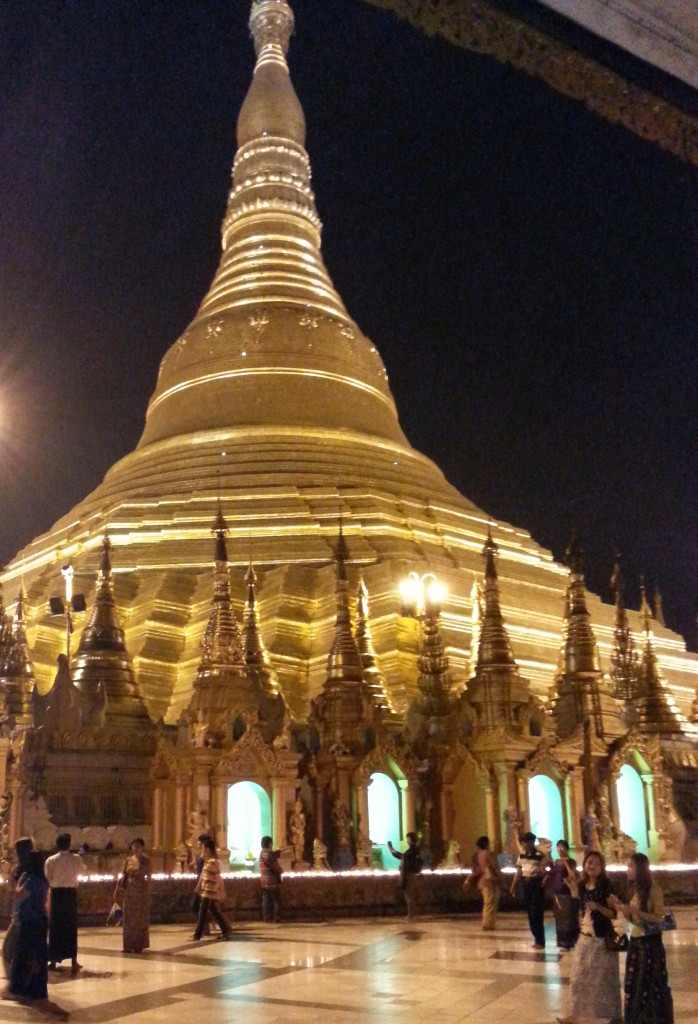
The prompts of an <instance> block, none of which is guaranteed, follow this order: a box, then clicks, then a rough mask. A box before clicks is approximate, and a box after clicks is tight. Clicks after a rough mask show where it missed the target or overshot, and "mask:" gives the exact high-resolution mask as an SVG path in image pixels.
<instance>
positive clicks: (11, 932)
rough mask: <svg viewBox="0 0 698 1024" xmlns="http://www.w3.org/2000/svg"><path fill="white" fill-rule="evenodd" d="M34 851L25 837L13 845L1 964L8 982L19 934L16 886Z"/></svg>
mask: <svg viewBox="0 0 698 1024" xmlns="http://www.w3.org/2000/svg"><path fill="white" fill-rule="evenodd" d="M33 849H34V843H33V842H32V840H31V839H29V838H28V837H27V836H23V837H22V838H21V839H18V840H17V842H16V843H15V855H16V857H17V863H16V864H15V866H14V867H13V868H12V870H11V871H10V877H9V879H8V885H9V887H10V891H11V892H13V893H14V899H13V904H12V917H11V919H10V926H9V928H8V929H7V931H6V932H5V938H4V939H3V943H2V963H3V967H4V968H5V977H6V978H7V979H8V980H9V977H10V965H11V964H12V957H13V955H14V950H15V943H16V941H17V934H18V932H19V903H20V901H19V899H18V897H17V885H18V882H19V880H20V878H21V877H22V875H23V874H24V870H25V868H24V865H25V864H26V861H27V857H28V856H29V854H30V853H31V852H32V850H33Z"/></svg>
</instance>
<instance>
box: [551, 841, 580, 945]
mask: <svg viewBox="0 0 698 1024" xmlns="http://www.w3.org/2000/svg"><path fill="white" fill-rule="evenodd" d="M570 879H571V880H572V881H573V882H576V880H577V862H576V861H575V860H573V859H572V858H571V857H570V844H569V843H568V842H567V840H566V839H559V840H558V842H557V860H556V861H555V863H554V864H553V866H552V868H551V869H550V873H549V874H548V875H546V877H545V879H544V881H543V884H544V886H545V887H546V891H547V892H549V893H551V894H552V897H553V915H554V917H555V935H556V937H557V945H558V948H559V949H565V950H570V949H574V947H575V945H576V942H577V939H578V937H579V911H578V909H577V900H576V898H575V897H574V896H573V895H572V891H571V889H570Z"/></svg>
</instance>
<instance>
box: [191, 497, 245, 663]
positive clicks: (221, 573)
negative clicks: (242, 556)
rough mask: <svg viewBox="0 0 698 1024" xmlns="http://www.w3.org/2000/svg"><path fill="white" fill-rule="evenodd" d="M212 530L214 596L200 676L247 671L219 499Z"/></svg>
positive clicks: (203, 648)
mask: <svg viewBox="0 0 698 1024" xmlns="http://www.w3.org/2000/svg"><path fill="white" fill-rule="evenodd" d="M211 532H212V533H213V535H214V537H215V549H214V568H213V600H212V602H211V610H210V612H209V616H208V621H207V623H206V629H205V631H204V636H203V639H202V641H201V661H200V663H199V674H198V680H201V679H202V678H204V677H205V676H207V675H209V674H215V673H218V672H220V671H221V670H225V671H233V672H236V673H239V674H240V675H244V674H245V658H244V655H243V645H242V634H241V632H240V626H239V624H238V620H237V618H236V616H235V611H234V609H233V602H232V598H231V596H230V573H229V570H228V550H227V545H226V540H225V538H226V535H227V533H228V524H227V523H226V521H225V519H224V517H223V512H222V509H221V506H220V503H219V505H218V512H217V514H216V519H215V522H214V524H213V526H212V528H211Z"/></svg>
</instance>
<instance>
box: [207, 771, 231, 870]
mask: <svg viewBox="0 0 698 1024" xmlns="http://www.w3.org/2000/svg"><path fill="white" fill-rule="evenodd" d="M211 819H212V825H213V838H214V839H215V842H216V851H217V854H218V857H219V859H220V860H221V868H222V869H223V870H225V869H226V867H227V866H228V862H229V861H230V850H229V849H228V787H227V785H226V783H225V782H214V783H213V784H212V786H211Z"/></svg>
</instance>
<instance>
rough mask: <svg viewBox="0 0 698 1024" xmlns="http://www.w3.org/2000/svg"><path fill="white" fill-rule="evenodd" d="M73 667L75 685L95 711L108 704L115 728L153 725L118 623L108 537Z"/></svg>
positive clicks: (104, 541)
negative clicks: (87, 618)
mask: <svg viewBox="0 0 698 1024" xmlns="http://www.w3.org/2000/svg"><path fill="white" fill-rule="evenodd" d="M69 667H70V669H71V676H72V681H73V684H74V685H75V687H76V688H77V689H78V690H79V691H80V693H81V694H82V695H83V696H84V697H86V698H87V699H88V700H89V701H92V702H93V704H94V706H95V708H100V710H103V707H104V702H105V700H106V708H107V715H108V717H109V719H110V720H111V722H112V724H116V723H117V722H119V723H121V724H122V725H124V726H126V725H129V727H131V726H132V725H133V723H134V722H135V721H139V722H143V723H146V722H148V723H149V722H150V717H149V715H148V712H147V709H146V707H145V704H144V703H143V700H142V698H141V696H140V694H139V692H138V687H137V685H136V680H135V676H134V673H133V667H132V665H131V659H130V657H129V654H128V651H127V648H126V639H125V634H124V630H123V628H122V627H121V625H120V624H119V622H118V619H117V612H116V602H115V600H114V579H113V576H112V565H111V541H110V540H109V537H108V536H107V535H106V534H105V536H104V537H103V539H102V546H101V549H100V558H99V573H98V577H97V590H96V593H95V602H94V606H93V608H92V613H91V615H90V618H89V621H88V623H87V625H86V626H85V628H84V629H83V631H82V635H81V636H80V642H79V643H78V648H77V651H76V652H75V657H74V659H73V663H72V665H71V666H69Z"/></svg>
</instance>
